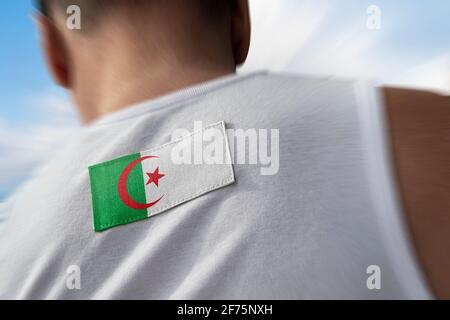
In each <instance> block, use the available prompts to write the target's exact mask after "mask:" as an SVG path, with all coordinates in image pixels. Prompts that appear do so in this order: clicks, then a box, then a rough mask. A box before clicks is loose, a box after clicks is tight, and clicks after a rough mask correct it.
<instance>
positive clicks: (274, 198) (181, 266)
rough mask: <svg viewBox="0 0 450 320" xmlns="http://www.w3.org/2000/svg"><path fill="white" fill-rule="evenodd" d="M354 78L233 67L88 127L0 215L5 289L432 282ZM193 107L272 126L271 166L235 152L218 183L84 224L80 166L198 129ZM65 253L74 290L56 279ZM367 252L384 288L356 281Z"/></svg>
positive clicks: (395, 290) (59, 291) (354, 291)
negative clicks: (97, 228)
mask: <svg viewBox="0 0 450 320" xmlns="http://www.w3.org/2000/svg"><path fill="white" fill-rule="evenodd" d="M358 88H359V87H358V85H357V83H356V82H355V81H351V80H339V79H321V78H313V77H303V76H288V75H276V74H266V73H256V74H250V75H245V76H231V77H226V78H223V79H218V80H215V81H212V82H210V83H206V84H202V85H198V86H194V87H192V88H188V89H186V90H181V91H180V92H177V93H174V94H171V95H168V96H165V97H162V98H158V99H155V100H153V101H148V102H145V103H141V104H138V105H134V106H130V108H128V109H126V110H123V111H119V112H117V113H115V114H111V115H109V116H106V117H105V118H103V119H101V120H99V121H97V122H96V123H94V124H93V125H91V126H89V127H86V128H83V130H82V131H81V132H80V133H79V134H78V135H77V136H75V137H74V138H73V139H72V140H71V141H70V142H69V143H68V144H67V145H66V146H65V147H64V149H63V150H59V151H58V153H57V154H56V155H54V153H52V157H51V159H50V161H49V163H47V165H46V166H45V167H44V168H42V170H41V171H40V174H39V175H38V176H37V177H36V178H34V179H32V180H31V181H29V182H28V183H27V184H26V185H24V186H23V187H22V188H21V189H20V190H19V191H18V192H17V193H16V195H15V196H14V201H13V200H11V201H12V202H11V203H8V204H7V205H5V206H2V207H1V208H7V210H9V211H8V212H9V214H8V215H7V217H8V218H7V220H6V221H4V222H2V228H1V229H0V230H1V232H0V298H7V299H24V298H28V299H80V298H85V299H136V298H137V299H313V298H319V299H330V298H339V299H410V298H419V299H422V298H425V299H426V298H429V297H430V295H429V293H428V291H427V288H426V286H425V284H424V282H423V279H422V277H421V273H420V269H419V267H418V266H417V264H416V261H415V258H414V254H413V251H412V250H411V249H410V248H409V247H410V246H409V243H410V242H409V238H408V234H407V233H406V232H404V226H403V224H402V223H403V222H402V219H401V213H400V212H399V210H398V200H397V196H396V194H395V181H394V180H393V179H392V173H391V172H390V169H389V163H390V162H389V161H390V160H389V153H388V152H387V148H386V146H385V142H384V141H383V130H384V129H383V125H382V122H383V121H384V120H383V116H382V112H383V111H382V105H381V103H380V102H379V101H377V99H376V98H375V96H376V95H377V90H376V89H374V88H373V87H371V86H364V90H361V89H358ZM196 121H202V123H203V124H205V125H209V124H214V123H217V122H220V121H224V122H225V123H226V124H227V129H238V128H242V129H244V130H247V129H251V128H256V129H278V130H279V136H280V140H279V160H280V161H279V170H278V172H277V174H274V175H263V174H261V170H260V169H261V168H260V167H261V165H252V164H238V163H236V164H234V165H233V170H234V177H235V183H233V184H231V185H229V186H227V187H226V188H219V189H217V190H214V191H213V192H209V193H207V194H203V195H202V196H201V197H196V198H192V199H189V201H186V202H183V203H180V205H177V206H174V207H170V208H169V209H168V210H165V211H164V212H161V213H159V214H157V215H154V216H152V217H151V218H150V219H145V220H141V221H138V222H135V223H131V224H126V225H122V226H118V227H115V228H112V229H109V230H106V231H104V232H100V233H98V232H97V233H96V232H94V230H93V228H92V212H93V207H92V197H91V186H90V179H89V170H88V167H89V166H92V165H93V164H98V163H103V162H105V161H108V160H111V159H116V158H120V157H122V156H123V155H133V154H138V153H140V152H141V151H143V150H152V149H154V148H156V147H158V146H162V145H165V144H167V143H170V142H171V133H172V132H174V130H176V129H178V128H186V129H187V130H189V132H194V131H195V130H194V123H195V122H196ZM55 151H56V150H55ZM145 163H151V162H143V165H145ZM161 166H162V165H161ZM143 170H144V169H143ZM149 170H151V172H153V171H154V170H155V168H149ZM144 171H145V170H144ZM161 172H162V173H167V172H164V171H163V170H162V167H161ZM167 174H168V173H167ZM208 174H210V173H206V175H208ZM168 177H169V176H168V175H167V177H164V178H162V179H161V184H160V185H161V186H162V185H163V183H162V182H163V181H164V179H166V178H167V179H169V178H168ZM179 179H180V183H181V184H182V186H188V184H187V183H186V181H185V179H187V178H185V177H183V176H181V177H179ZM200 182H201V179H200ZM153 187H154V186H153ZM169 191H170V190H166V191H164V192H167V193H168V192H169ZM188 191H189V190H188ZM178 193H179V194H181V193H182V191H177V194H178ZM147 196H151V198H152V199H153V197H154V196H155V194H154V193H151V195H147ZM152 208H154V210H156V207H152ZM155 213H156V212H155ZM0 216H4V215H1V214H0ZM74 265H75V266H78V267H79V270H81V288H80V289H79V290H69V289H68V287H67V285H66V281H67V270H68V269H69V268H70V267H71V266H74ZM372 265H376V266H378V267H379V268H380V270H381V289H380V290H369V289H368V287H367V279H368V277H369V275H368V274H367V270H368V267H369V266H372Z"/></svg>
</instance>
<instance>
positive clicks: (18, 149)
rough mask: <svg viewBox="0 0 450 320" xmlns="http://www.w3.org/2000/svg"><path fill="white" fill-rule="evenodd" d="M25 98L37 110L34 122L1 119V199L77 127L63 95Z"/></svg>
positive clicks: (57, 147)
mask: <svg viewBox="0 0 450 320" xmlns="http://www.w3.org/2000/svg"><path fill="white" fill-rule="evenodd" d="M27 101H28V107H29V110H30V112H33V111H35V112H36V122H35V123H21V122H12V121H8V122H7V121H5V120H2V119H0V155H1V156H0V200H1V198H2V197H3V196H5V195H8V194H10V193H11V192H12V191H14V189H15V188H16V187H17V185H18V184H20V183H21V182H22V181H23V180H25V179H26V178H28V177H30V176H31V175H32V174H33V172H35V171H36V170H37V169H38V167H39V165H40V164H41V163H42V162H43V161H44V160H45V159H46V158H48V157H49V155H50V154H51V153H53V152H55V150H58V149H59V148H60V147H61V146H62V145H64V142H65V141H66V139H67V138H68V137H69V136H70V135H71V134H73V133H74V132H75V131H76V130H77V128H78V124H77V121H76V119H75V116H74V115H73V114H72V111H70V103H68V100H67V99H66V98H65V97H63V96H61V95H59V94H53V93H49V94H44V95H42V94H41V95H37V96H35V97H34V99H31V98H30V99H27Z"/></svg>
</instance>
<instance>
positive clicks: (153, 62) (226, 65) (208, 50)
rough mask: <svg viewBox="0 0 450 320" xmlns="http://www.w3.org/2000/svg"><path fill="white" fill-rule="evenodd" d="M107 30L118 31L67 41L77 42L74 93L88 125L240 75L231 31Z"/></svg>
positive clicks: (181, 26)
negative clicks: (229, 37) (228, 33)
mask: <svg viewBox="0 0 450 320" xmlns="http://www.w3.org/2000/svg"><path fill="white" fill-rule="evenodd" d="M114 21H116V20H114ZM106 25H111V28H112V27H114V29H113V30H111V28H106V27H104V28H102V29H100V30H99V31H97V32H96V34H95V35H94V36H95V41H94V40H92V39H90V36H89V35H87V36H86V37H83V36H81V37H72V38H70V37H69V36H67V37H66V38H68V39H69V38H70V39H75V40H74V41H73V43H71V44H70V47H71V50H70V51H71V52H74V53H75V54H74V55H73V58H72V59H73V61H72V65H73V66H74V68H73V69H74V70H76V73H75V74H73V75H72V79H71V82H72V83H71V89H72V90H71V91H72V92H73V95H74V99H75V101H76V104H77V105H78V108H79V111H80V114H81V118H82V120H83V121H84V122H91V121H93V120H95V119H97V118H99V117H101V116H103V115H106V114H108V113H111V112H114V111H118V110H120V109H123V108H126V107H128V106H130V105H132V104H135V103H138V102H141V101H145V100H149V99H153V98H156V97H158V96H161V95H164V94H167V93H169V92H173V91H176V90H179V89H182V88H184V87H187V86H191V85H194V84H198V83H201V82H205V81H209V80H212V79H214V78H217V77H221V76H224V75H228V74H232V73H234V72H235V71H236V64H235V61H234V56H233V50H232V48H231V43H230V42H229V41H225V40H224V37H227V36H226V31H223V32H222V34H221V35H220V36H218V35H217V34H215V33H214V32H213V31H211V30H209V29H205V28H204V26H203V25H196V24H195V23H190V24H187V23H186V25H188V26H189V28H190V30H186V28H187V27H186V26H185V24H183V23H177V24H175V23H174V24H173V25H172V26H171V29H170V30H159V29H158V26H154V28H152V26H148V28H147V29H148V30H149V31H148V34H146V35H145V37H143V36H142V35H141V34H139V32H138V31H137V30H141V29H142V28H141V29H140V28H135V27H133V25H129V24H122V25H120V27H119V26H117V23H116V24H113V23H112V22H111V23H110V24H106ZM103 29H104V31H103ZM169 31H170V32H169ZM66 32H67V31H66ZM150 32H153V33H152V34H150ZM112 35H113V36H112ZM112 39H113V40H112Z"/></svg>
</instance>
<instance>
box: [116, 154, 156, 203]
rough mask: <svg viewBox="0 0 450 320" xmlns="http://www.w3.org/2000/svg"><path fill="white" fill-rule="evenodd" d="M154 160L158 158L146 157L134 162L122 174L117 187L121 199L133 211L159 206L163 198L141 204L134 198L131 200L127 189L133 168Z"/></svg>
mask: <svg viewBox="0 0 450 320" xmlns="http://www.w3.org/2000/svg"><path fill="white" fill-rule="evenodd" d="M152 158H158V157H153V156H146V157H142V158H139V159H137V160H134V161H133V162H131V163H130V164H129V165H128V166H127V167H126V168H125V169H124V170H123V172H122V174H121V175H120V178H119V183H118V185H117V188H118V191H119V197H120V199H121V200H122V201H123V203H125V205H127V206H128V207H130V208H132V209H136V210H145V209H148V208H150V207H152V206H154V205H155V204H157V203H158V202H159V200H161V199H162V197H161V198H159V199H158V200H156V201H153V202H150V203H139V202H136V201H135V200H134V199H133V198H131V196H130V194H129V193H128V189H127V181H128V176H129V175H130V173H131V171H132V170H133V168H134V167H135V166H136V165H137V164H139V163H141V162H142V161H144V160H147V159H152Z"/></svg>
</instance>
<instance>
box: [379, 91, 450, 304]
mask: <svg viewBox="0 0 450 320" xmlns="http://www.w3.org/2000/svg"><path fill="white" fill-rule="evenodd" d="M384 94H385V102H386V104H385V105H386V111H387V116H388V120H389V121H388V123H389V128H390V130H389V131H390V132H389V133H390V138H391V146H392V150H393V151H394V152H393V157H394V159H393V161H394V165H395V168H396V173H397V178H398V185H399V188H400V192H401V196H402V199H403V211H404V213H405V215H406V220H407V221H408V224H409V228H410V233H411V236H412V239H413V242H414V247H415V249H416V253H417V257H418V259H419V261H420V263H421V265H422V269H423V271H424V272H425V276H426V278H427V280H428V284H429V286H430V287H431V289H432V290H433V292H434V294H435V296H436V297H437V298H440V299H450V96H443V95H439V94H435V93H431V92H425V91H415V90H407V89H395V88H385V89H384Z"/></svg>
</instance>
